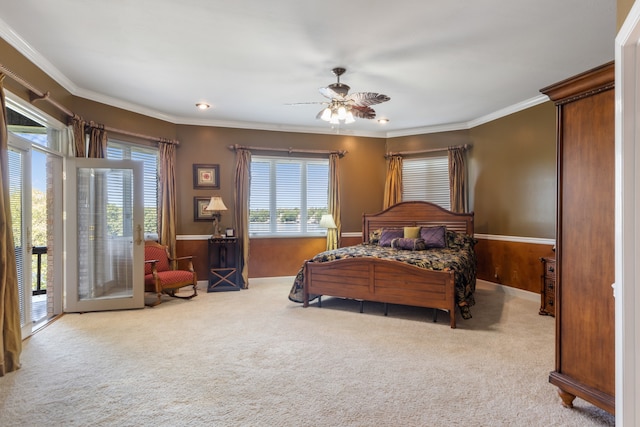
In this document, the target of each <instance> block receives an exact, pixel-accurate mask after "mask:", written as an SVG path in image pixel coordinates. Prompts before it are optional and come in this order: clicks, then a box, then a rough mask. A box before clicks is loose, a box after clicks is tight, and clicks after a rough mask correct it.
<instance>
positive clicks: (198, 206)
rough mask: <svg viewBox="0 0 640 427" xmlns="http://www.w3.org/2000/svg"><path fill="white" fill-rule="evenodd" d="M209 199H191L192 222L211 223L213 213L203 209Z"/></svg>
mask: <svg viewBox="0 0 640 427" xmlns="http://www.w3.org/2000/svg"><path fill="white" fill-rule="evenodd" d="M210 200H211V197H194V198H193V220H194V221H213V211H207V210H205V208H206V207H207V206H208V205H209V201H210Z"/></svg>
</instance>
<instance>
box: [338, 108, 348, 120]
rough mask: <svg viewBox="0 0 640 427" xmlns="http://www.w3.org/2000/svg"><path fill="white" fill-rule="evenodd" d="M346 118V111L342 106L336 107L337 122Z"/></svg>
mask: <svg viewBox="0 0 640 427" xmlns="http://www.w3.org/2000/svg"><path fill="white" fill-rule="evenodd" d="M346 118H347V109H346V108H344V105H341V106H339V107H338V120H344V119H346Z"/></svg>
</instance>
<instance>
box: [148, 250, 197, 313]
mask: <svg viewBox="0 0 640 427" xmlns="http://www.w3.org/2000/svg"><path fill="white" fill-rule="evenodd" d="M192 258H193V257H191V256H185V257H179V258H175V259H174V258H170V257H169V250H168V248H167V247H166V246H164V245H161V244H159V243H156V242H153V241H147V242H145V245H144V290H145V291H146V292H155V293H156V294H157V295H158V300H157V301H155V302H154V303H153V304H150V305H151V306H154V305H158V304H160V303H161V302H162V294H163V293H165V294H167V295H169V296H172V297H175V298H183V299H191V298H193V297H195V296H196V295H198V290H197V288H196V286H197V284H198V278H197V275H196V273H195V271H194V270H193V262H192ZM180 261H182V263H180ZM179 264H186V269H183V270H179V269H178V266H179ZM185 286H193V293H192V294H191V295H186V296H181V295H176V292H177V291H178V289H180V288H183V287H185Z"/></svg>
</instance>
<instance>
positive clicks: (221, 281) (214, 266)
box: [207, 237, 240, 292]
mask: <svg viewBox="0 0 640 427" xmlns="http://www.w3.org/2000/svg"><path fill="white" fill-rule="evenodd" d="M239 259H240V256H239V253H238V239H237V238H236V237H212V238H210V239H209V285H208V286H207V292H219V291H239V290H240V272H239V271H238V262H239Z"/></svg>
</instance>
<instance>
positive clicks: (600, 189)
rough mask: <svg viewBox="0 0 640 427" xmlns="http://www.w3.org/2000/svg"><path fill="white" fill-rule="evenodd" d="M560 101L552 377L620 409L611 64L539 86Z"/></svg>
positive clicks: (566, 397) (575, 392) (570, 394)
mask: <svg viewBox="0 0 640 427" xmlns="http://www.w3.org/2000/svg"><path fill="white" fill-rule="evenodd" d="M541 92H542V93H544V94H546V95H548V96H549V98H550V99H551V100H552V101H553V102H555V104H556V112H557V163H558V200H557V203H558V204H557V230H556V239H557V242H556V245H557V246H556V264H557V265H556V302H555V303H556V307H555V309H556V366H555V371H553V372H551V374H550V375H549V382H551V383H552V384H554V385H555V386H557V387H558V393H559V395H560V397H561V399H562V400H561V401H562V403H563V404H564V405H565V406H568V407H572V406H573V401H574V399H575V398H576V397H579V398H581V399H584V400H586V401H588V402H590V403H592V404H594V405H596V406H598V407H600V408H602V409H604V410H606V411H608V412H610V413H612V414H613V413H614V412H615V353H614V351H615V317H614V297H613V289H612V287H611V285H612V284H613V282H614V189H615V183H614V172H615V164H614V161H615V160H614V143H615V132H614V126H615V123H614V115H615V105H614V65H613V63H608V64H605V65H603V66H600V67H597V68H594V69H592V70H589V71H587V72H585V73H582V74H579V75H577V76H574V77H572V78H569V79H567V80H564V81H562V82H559V83H557V84H554V85H552V86H549V87H546V88H544V89H541Z"/></svg>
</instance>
